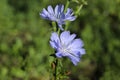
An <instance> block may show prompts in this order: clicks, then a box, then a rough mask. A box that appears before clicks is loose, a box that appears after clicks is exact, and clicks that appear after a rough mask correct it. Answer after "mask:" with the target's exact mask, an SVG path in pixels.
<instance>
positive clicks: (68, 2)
mask: <svg viewBox="0 0 120 80" xmlns="http://www.w3.org/2000/svg"><path fill="white" fill-rule="evenodd" d="M69 4H70V0H67V2H66V5H65V10H64V12H65V13H66V11H67V8H68V6H69ZM67 29H68V22H66V26H65V30H67Z"/></svg>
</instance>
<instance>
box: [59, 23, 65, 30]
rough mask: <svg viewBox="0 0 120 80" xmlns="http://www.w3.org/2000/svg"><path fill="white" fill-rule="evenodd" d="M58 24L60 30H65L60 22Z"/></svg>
mask: <svg viewBox="0 0 120 80" xmlns="http://www.w3.org/2000/svg"><path fill="white" fill-rule="evenodd" d="M58 26H59V28H60V30H62V31H63V30H64V29H63V27H62V25H61V24H60V23H58Z"/></svg>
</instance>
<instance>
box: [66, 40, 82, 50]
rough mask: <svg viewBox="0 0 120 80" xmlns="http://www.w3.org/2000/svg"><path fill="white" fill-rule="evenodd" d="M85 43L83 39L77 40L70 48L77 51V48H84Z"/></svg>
mask: <svg viewBox="0 0 120 80" xmlns="http://www.w3.org/2000/svg"><path fill="white" fill-rule="evenodd" d="M83 45H84V44H83V41H82V40H81V39H75V40H74V41H73V42H72V43H71V44H70V45H69V46H68V47H69V48H73V49H77V48H82V47H83Z"/></svg>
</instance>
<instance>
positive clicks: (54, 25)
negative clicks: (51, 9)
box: [52, 22, 57, 32]
mask: <svg viewBox="0 0 120 80" xmlns="http://www.w3.org/2000/svg"><path fill="white" fill-rule="evenodd" d="M52 27H53V30H54V32H56V30H57V28H56V23H55V22H52Z"/></svg>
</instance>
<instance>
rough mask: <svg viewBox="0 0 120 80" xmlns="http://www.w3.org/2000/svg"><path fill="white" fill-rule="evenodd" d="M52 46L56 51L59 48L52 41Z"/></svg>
mask: <svg viewBox="0 0 120 80" xmlns="http://www.w3.org/2000/svg"><path fill="white" fill-rule="evenodd" d="M50 45H51V47H52V48H54V49H57V48H58V46H57V45H56V44H55V42H53V41H50Z"/></svg>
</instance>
